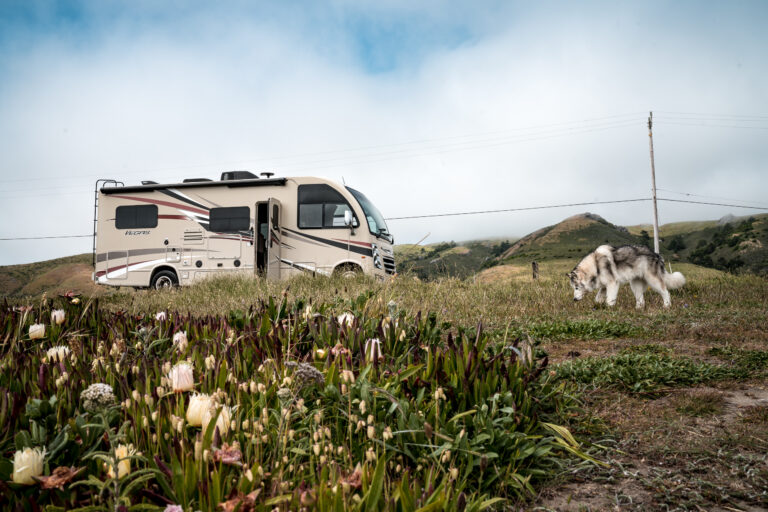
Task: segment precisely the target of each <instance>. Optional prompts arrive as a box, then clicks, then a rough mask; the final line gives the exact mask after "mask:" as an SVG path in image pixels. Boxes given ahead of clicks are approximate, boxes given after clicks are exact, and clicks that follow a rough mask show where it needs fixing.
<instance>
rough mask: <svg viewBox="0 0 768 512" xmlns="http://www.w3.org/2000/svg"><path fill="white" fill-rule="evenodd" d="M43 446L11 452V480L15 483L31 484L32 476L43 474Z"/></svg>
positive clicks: (32, 481) (32, 482)
mask: <svg viewBox="0 0 768 512" xmlns="http://www.w3.org/2000/svg"><path fill="white" fill-rule="evenodd" d="M44 458H45V448H43V450H42V451H41V450H40V448H24V449H23V450H19V451H17V452H16V453H14V454H13V477H12V479H13V481H14V483H17V484H23V485H32V484H34V483H35V481H34V480H33V479H32V477H33V476H41V475H42V474H43V459H44Z"/></svg>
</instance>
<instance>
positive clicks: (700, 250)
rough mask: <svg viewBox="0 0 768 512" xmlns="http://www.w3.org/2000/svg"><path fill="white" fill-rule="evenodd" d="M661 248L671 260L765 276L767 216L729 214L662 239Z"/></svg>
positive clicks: (767, 268)
mask: <svg viewBox="0 0 768 512" xmlns="http://www.w3.org/2000/svg"><path fill="white" fill-rule="evenodd" d="M659 230H660V231H662V230H661V228H660V229H659ZM662 232H663V231H662ZM662 248H663V249H664V252H665V253H666V254H670V256H668V258H670V259H672V260H678V261H687V262H691V263H695V264H697V265H701V266H704V267H711V268H717V269H719V270H727V271H729V272H744V271H746V272H751V273H754V274H760V275H768V215H766V214H762V215H755V216H752V217H738V218H736V217H733V218H728V219H725V220H724V221H720V222H717V223H714V224H713V225H709V226H707V227H704V228H703V229H695V230H691V231H688V232H685V231H683V232H680V233H679V234H677V235H675V236H672V237H668V238H666V239H664V240H663V242H662Z"/></svg>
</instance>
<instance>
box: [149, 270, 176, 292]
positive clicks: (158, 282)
mask: <svg viewBox="0 0 768 512" xmlns="http://www.w3.org/2000/svg"><path fill="white" fill-rule="evenodd" d="M178 285H179V279H178V277H176V272H174V271H172V270H161V271H160V272H158V273H157V274H155V275H154V276H152V282H151V283H150V285H149V286H150V287H151V288H154V289H155V290H162V289H165V288H175V287H176V286H178Z"/></svg>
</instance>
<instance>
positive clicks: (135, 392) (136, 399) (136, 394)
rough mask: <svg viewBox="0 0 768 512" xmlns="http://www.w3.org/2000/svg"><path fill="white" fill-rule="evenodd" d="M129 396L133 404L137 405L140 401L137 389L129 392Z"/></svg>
mask: <svg viewBox="0 0 768 512" xmlns="http://www.w3.org/2000/svg"><path fill="white" fill-rule="evenodd" d="M131 396H132V397H133V400H134V402H136V403H139V402H140V401H141V393H139V390H138V389H134V390H133V391H131Z"/></svg>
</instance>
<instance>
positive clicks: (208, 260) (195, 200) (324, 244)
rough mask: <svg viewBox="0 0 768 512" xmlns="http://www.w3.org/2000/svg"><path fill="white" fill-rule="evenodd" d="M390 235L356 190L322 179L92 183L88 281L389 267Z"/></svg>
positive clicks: (239, 175) (277, 275) (229, 176)
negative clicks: (92, 269)
mask: <svg viewBox="0 0 768 512" xmlns="http://www.w3.org/2000/svg"><path fill="white" fill-rule="evenodd" d="M393 243H394V239H393V238H392V235H391V234H390V233H389V230H388V229H387V224H386V222H385V221H384V218H383V217H382V215H381V213H379V210H378V209H376V207H375V206H374V205H373V203H371V201H370V200H369V199H368V198H367V197H366V196H365V195H363V194H362V193H361V192H358V191H357V190H355V189H353V188H350V187H345V186H340V185H338V184H337V183H334V182H332V181H329V180H326V179H322V178H312V177H303V178H274V177H272V174H271V173H262V177H261V178H260V177H258V176H256V175H254V174H252V173H250V172H246V171H234V172H225V173H222V175H221V179H220V180H219V181H211V180H208V179H187V180H184V182H183V183H174V184H158V183H155V182H151V181H144V182H142V184H141V185H138V186H125V185H124V184H123V183H122V182H118V181H115V180H99V181H97V182H96V191H95V203H94V230H93V268H94V272H93V279H94V281H95V282H97V283H99V284H104V285H111V286H131V287H137V288H142V287H151V288H158V289H159V288H167V287H173V286H177V285H187V284H190V283H193V282H195V281H197V280H199V279H202V278H204V277H206V276H210V275H214V274H217V273H221V272H234V273H244V274H255V275H258V276H262V277H265V278H268V279H284V278H286V277H290V276H291V275H294V274H296V273H301V272H309V273H312V274H326V275H327V274H332V273H341V274H343V275H354V274H355V273H365V274H370V275H374V276H377V277H379V278H385V277H387V276H390V275H393V274H394V273H395V259H394V253H393V250H392V244H393Z"/></svg>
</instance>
